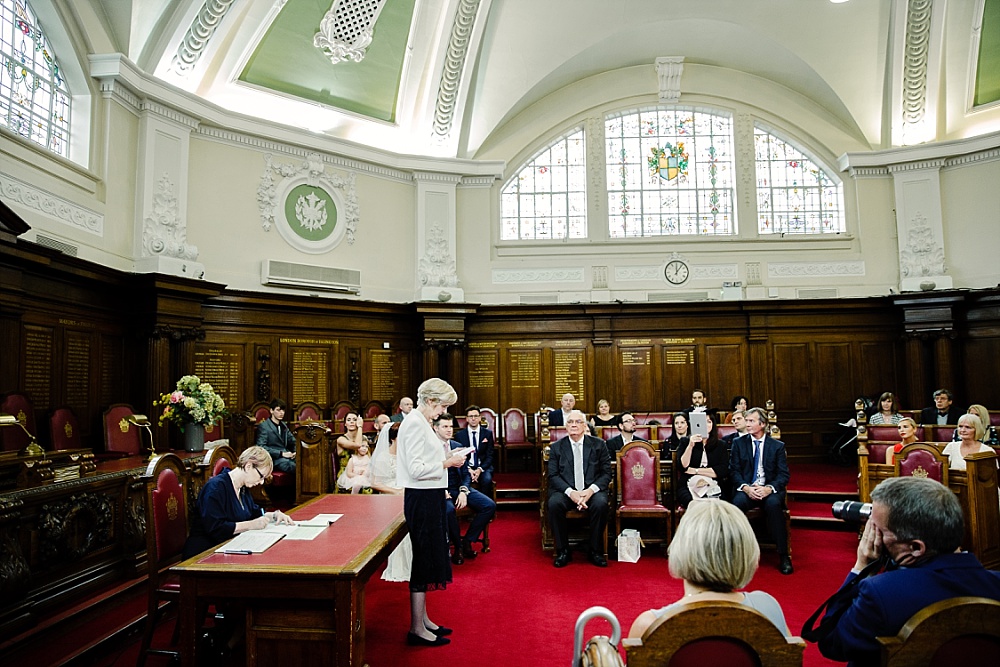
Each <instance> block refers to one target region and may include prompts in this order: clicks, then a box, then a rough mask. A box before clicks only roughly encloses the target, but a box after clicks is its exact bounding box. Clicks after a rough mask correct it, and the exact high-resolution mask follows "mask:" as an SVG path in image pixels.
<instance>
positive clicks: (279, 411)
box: [254, 398, 295, 473]
mask: <svg viewBox="0 0 1000 667" xmlns="http://www.w3.org/2000/svg"><path fill="white" fill-rule="evenodd" d="M270 407H271V416H270V417H268V418H267V419H265V420H264V421H262V422H261V423H260V424H258V425H257V441H256V442H255V443H254V444H256V445H258V446H259V447H263V448H264V449H266V450H267V453H268V454H270V455H271V460H272V461H274V469H275V470H280V471H281V472H290V473H294V472H295V435H294V434H293V433H292V431H291V429H290V428H288V424H286V423H285V422H284V421H283V420H284V418H285V408H286V407H287V406H286V405H285V402H284V401H283V400H281V399H280V398H276V399H274V400H273V401H271V404H270Z"/></svg>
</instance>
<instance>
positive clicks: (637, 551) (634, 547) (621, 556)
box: [615, 528, 642, 563]
mask: <svg viewBox="0 0 1000 667" xmlns="http://www.w3.org/2000/svg"><path fill="white" fill-rule="evenodd" d="M615 544H617V545H618V562H619V563H638V562H639V556H641V555H642V548H641V547H642V538H641V537H639V531H638V530H634V529H632V528H625V529H623V530H622V534H621V535H619V536H618V538H617V539H616V540H615Z"/></svg>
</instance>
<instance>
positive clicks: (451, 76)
mask: <svg viewBox="0 0 1000 667" xmlns="http://www.w3.org/2000/svg"><path fill="white" fill-rule="evenodd" d="M479 3H480V0H461V2H460V3H459V5H458V11H457V12H456V14H455V22H454V23H453V24H452V26H451V38H450V39H449V40H448V51H447V53H446V55H445V62H444V69H443V71H442V72H441V83H440V85H439V86H438V95H437V102H436V103H435V105H434V134H435V136H437V137H438V138H439V139H447V138H448V136H449V135H450V134H451V126H452V123H453V122H454V120H455V106H456V103H457V101H458V94H459V92H460V91H459V89H460V86H461V83H462V70H463V69H464V67H465V59H466V57H467V56H468V54H469V43H470V41H471V40H472V29H473V27H474V26H475V23H476V14H477V13H478V11H479Z"/></svg>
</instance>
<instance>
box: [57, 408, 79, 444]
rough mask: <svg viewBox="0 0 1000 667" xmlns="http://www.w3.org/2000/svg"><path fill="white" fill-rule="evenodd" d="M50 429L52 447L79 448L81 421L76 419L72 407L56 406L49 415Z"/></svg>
mask: <svg viewBox="0 0 1000 667" xmlns="http://www.w3.org/2000/svg"><path fill="white" fill-rule="evenodd" d="M49 431H50V432H51V434H52V435H51V437H52V449H79V448H80V447H81V446H82V445H81V444H80V423H79V422H78V421H77V420H76V415H75V414H73V410H72V408H70V407H68V406H63V407H61V408H56V409H55V410H54V411H53V412H52V416H51V417H49Z"/></svg>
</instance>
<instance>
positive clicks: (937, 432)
mask: <svg viewBox="0 0 1000 667" xmlns="http://www.w3.org/2000/svg"><path fill="white" fill-rule="evenodd" d="M924 430H925V431H928V430H929V431H930V433H928V435H927V441H928V442H951V441H952V440H953V439H954V438H955V431H956V430H958V427H957V426H930V427H928V428H926V429H924ZM918 437H919V436H918Z"/></svg>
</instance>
